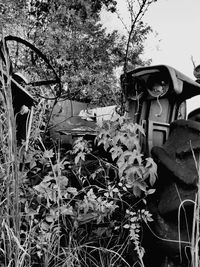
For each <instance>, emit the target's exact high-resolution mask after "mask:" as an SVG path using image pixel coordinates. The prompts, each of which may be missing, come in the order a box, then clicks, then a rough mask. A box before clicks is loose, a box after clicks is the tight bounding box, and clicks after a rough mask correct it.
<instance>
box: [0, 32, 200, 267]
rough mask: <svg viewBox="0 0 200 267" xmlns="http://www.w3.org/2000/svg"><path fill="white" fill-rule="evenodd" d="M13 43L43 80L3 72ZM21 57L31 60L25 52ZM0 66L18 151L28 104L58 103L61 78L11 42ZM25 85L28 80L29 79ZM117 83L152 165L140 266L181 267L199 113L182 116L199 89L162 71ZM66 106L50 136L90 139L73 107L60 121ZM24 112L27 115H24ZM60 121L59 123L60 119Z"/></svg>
mask: <svg viewBox="0 0 200 267" xmlns="http://www.w3.org/2000/svg"><path fill="white" fill-rule="evenodd" d="M13 42H14V43H15V42H16V43H17V44H21V45H22V46H24V47H26V49H24V50H23V51H24V53H25V52H26V51H27V49H29V50H31V51H33V52H34V53H36V54H37V59H38V58H40V61H39V65H38V66H39V67H41V66H43V69H44V72H45V73H44V75H42V73H41V71H36V70H35V72H34V75H29V80H27V79H26V78H25V77H24V76H23V75H22V74H21V73H20V71H18V69H17V68H16V66H15V64H12V65H11V66H9V68H8V66H6V58H7V57H9V58H10V59H11V62H12V56H11V55H10V53H11V52H12V49H13V46H11V47H10V48H9V43H13ZM13 54H14V55H15V54H16V53H13ZM28 55H32V53H29V52H28V53H27V56H28ZM0 60H1V64H2V73H1V78H2V80H3V79H5V80H6V79H8V77H11V89H12V90H11V91H12V99H13V109H14V113H15V115H17V121H16V125H17V139H18V143H19V144H20V142H21V141H22V140H25V139H26V140H27V139H28V138H29V136H28V132H27V125H29V126H28V128H29V127H30V124H31V117H32V115H31V114H32V112H33V108H32V107H33V106H34V102H35V101H36V100H37V99H38V98H39V97H43V98H45V99H50V100H53V101H54V100H55V101H57V99H58V98H59V97H60V93H61V87H60V79H59V77H58V76H57V74H56V72H55V70H54V69H53V67H52V66H51V65H50V63H49V61H48V60H47V58H46V57H45V56H44V55H43V54H42V53H41V52H40V51H39V50H38V49H37V48H35V47H34V46H33V45H31V44H30V43H28V42H27V41H25V40H23V39H21V38H18V37H13V36H8V37H6V38H5V39H4V40H3V41H2V42H1V45H0ZM32 61H33V63H34V66H35V61H34V58H30V62H32ZM44 63H45V64H46V67H45V68H44ZM19 67H20V64H19ZM25 67H26V71H27V73H31V72H32V71H33V69H30V71H29V70H28V67H29V66H28V65H27V66H25ZM31 74H33V73H31ZM47 74H49V78H47V76H48V75H47ZM31 78H34V79H35V80H30V79H31ZM39 78H40V79H39ZM121 83H122V89H123V92H124V95H125V97H126V102H127V106H128V116H129V117H130V118H132V120H133V122H135V123H137V124H140V125H142V126H143V128H144V131H145V136H141V137H140V144H141V148H142V151H143V154H144V155H145V156H152V157H153V159H154V160H155V161H156V163H157V165H158V180H157V182H156V193H155V194H153V195H152V197H151V198H149V201H148V205H149V209H150V211H151V213H152V214H153V217H154V222H153V223H152V224H151V228H148V229H146V232H145V236H144V246H145V247H146V248H147V252H148V253H146V255H145V266H146V267H165V266H169V267H178V266H183V267H185V266H188V260H189V261H190V259H189V258H190V253H189V251H190V249H189V247H190V245H191V237H192V229H193V218H194V207H195V201H196V193H197V191H198V183H199V173H198V167H199V166H198V163H199V151H200V123H199V122H200V110H199V109H197V110H194V111H192V112H191V113H190V114H187V110H186V100H187V99H189V98H192V97H194V96H196V95H199V94H200V84H199V83H198V82H195V81H193V80H192V79H190V78H188V77H186V76H185V75H183V74H182V73H180V72H179V71H177V70H175V69H174V68H172V67H169V66H166V65H158V66H150V67H142V68H138V69H135V70H133V71H130V72H128V73H126V74H124V75H122V76H121ZM23 84H26V87H28V88H29V89H30V88H31V86H33V87H34V90H32V91H31V92H32V93H35V96H32V94H30V92H28V91H26V90H25V89H24V87H23V86H22V85H23ZM52 84H53V85H56V86H54V87H53V88H54V90H52V93H51V94H50V95H51V96H49V92H48V96H47V94H45V90H41V91H40V90H37V89H36V88H37V87H41V86H45V87H46V86H49V85H52ZM67 101H68V102H67ZM67 101H66V102H62V104H63V105H65V106H62V107H61V108H60V107H59V106H54V113H53V112H52V114H53V115H55V117H56V119H55V121H54V120H53V122H55V124H56V125H57V126H58V127H55V126H56V125H53V128H54V129H56V133H57V135H54V134H55V132H54V133H53V134H52V137H53V138H54V137H55V138H57V137H59V138H60V136H61V135H63V136H65V137H66V136H67V138H66V140H67V142H68V141H69V140H70V141H69V142H71V139H69V138H68V136H69V135H71V136H72V137H73V136H74V135H75V136H80V135H87V136H90V135H93V136H94V135H95V130H94V128H95V123H94V122H85V121H84V120H83V119H81V118H80V117H79V116H78V114H79V113H80V110H81V109H84V108H85V106H84V105H83V106H82V105H79V104H77V110H76V112H77V113H76V114H75V115H76V116H75V117H74V116H73V115H74V114H71V113H70V114H68V116H69V117H71V119H70V120H67V119H68V118H67V114H66V113H64V114H63V113H62V112H61V111H60V110H61V109H62V108H64V109H66V110H67V108H68V109H69V103H70V105H71V101H70V102H69V100H67ZM27 110H28V111H29V112H28V113H27V112H24V111H27ZM55 112H58V113H59V114H56V113H55ZM61 115H62V118H61V117H60V116H61ZM63 116H66V118H64V120H63ZM72 117H74V119H73V118H72ZM65 122H66V124H65ZM63 123H64V124H63ZM67 123H68V124H67ZM61 124H62V125H61ZM73 125H74V127H72V126H73ZM61 126H62V127H61ZM69 126H70V127H71V128H69ZM76 126H77V127H76ZM154 255H156V256H154Z"/></svg>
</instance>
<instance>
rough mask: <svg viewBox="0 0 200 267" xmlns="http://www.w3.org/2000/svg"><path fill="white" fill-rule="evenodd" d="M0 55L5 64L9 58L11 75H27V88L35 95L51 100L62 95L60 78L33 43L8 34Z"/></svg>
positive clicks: (1, 45) (0, 46)
mask: <svg viewBox="0 0 200 267" xmlns="http://www.w3.org/2000/svg"><path fill="white" fill-rule="evenodd" d="M0 57H1V58H2V61H3V63H4V64H8V60H9V64H10V66H9V75H11V76H13V75H14V74H15V73H21V74H23V76H25V77H27V80H28V81H29V82H28V83H26V90H27V91H28V92H29V93H30V94H31V95H32V96H33V97H34V96H35V97H42V98H45V99H49V100H55V99H58V98H59V97H60V95H61V83H60V78H59V77H58V75H57V73H56V71H55V69H54V68H53V66H52V65H51V64H50V62H49V60H48V59H47V57H46V56H45V55H44V54H43V53H42V52H41V51H40V50H39V49H38V48H36V47H35V46H34V45H33V44H31V43H30V42H28V41H26V40H24V39H22V38H20V37H16V36H11V35H10V36H6V37H5V38H4V39H3V40H2V41H1V43H0ZM7 58H8V60H7Z"/></svg>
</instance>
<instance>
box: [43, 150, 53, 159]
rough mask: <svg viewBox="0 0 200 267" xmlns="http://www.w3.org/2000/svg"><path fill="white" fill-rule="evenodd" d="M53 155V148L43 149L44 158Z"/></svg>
mask: <svg viewBox="0 0 200 267" xmlns="http://www.w3.org/2000/svg"><path fill="white" fill-rule="evenodd" d="M53 156H54V153H53V149H50V150H45V151H44V154H43V157H44V158H47V159H49V158H53Z"/></svg>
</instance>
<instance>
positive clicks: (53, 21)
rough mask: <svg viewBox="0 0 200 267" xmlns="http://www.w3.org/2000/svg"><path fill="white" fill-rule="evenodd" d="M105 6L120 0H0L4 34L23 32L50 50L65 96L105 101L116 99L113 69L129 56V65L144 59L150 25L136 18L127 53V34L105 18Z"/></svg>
mask: <svg viewBox="0 0 200 267" xmlns="http://www.w3.org/2000/svg"><path fill="white" fill-rule="evenodd" d="M142 1H143V2H145V1H146V0H142ZM128 2H129V1H128ZM138 2H139V1H138ZM144 4H145V3H144ZM103 7H104V8H106V9H107V10H108V11H109V12H116V1H114V0H84V1H83V0H19V1H15V0H8V1H6V3H4V1H3V0H0V12H1V14H2V16H1V21H0V22H1V24H2V25H3V31H4V35H5V34H13V35H18V36H21V37H23V38H25V39H27V40H29V41H30V42H31V43H33V44H34V45H35V46H36V47H37V48H39V49H40V50H41V51H42V52H43V53H44V54H46V55H47V57H48V58H49V59H50V61H51V63H52V64H53V66H54V67H55V69H56V71H57V73H58V74H59V76H60V78H61V80H62V84H63V94H62V95H63V97H66V98H69V99H72V100H79V101H85V102H88V103H91V104H95V105H102V106H105V105H109V104H114V103H116V102H117V101H118V95H119V91H120V89H119V83H118V81H117V77H116V76H115V74H114V70H115V69H116V68H117V67H120V66H123V64H124V61H125V57H126V58H127V59H128V62H129V65H130V66H129V67H134V66H137V65H143V64H144V63H145V62H143V61H142V59H141V57H140V56H141V55H142V53H143V50H144V46H143V41H144V39H145V38H146V36H147V35H148V33H149V31H150V30H151V29H150V27H149V26H147V25H145V24H144V23H143V22H142V21H140V22H139V23H135V26H134V33H133V34H132V33H131V36H130V38H129V39H130V40H129V53H128V54H126V44H127V38H126V37H125V36H122V35H121V34H119V32H118V31H113V32H112V33H107V32H106V30H105V29H104V28H103V26H102V24H101V21H100V12H101V10H102V8H103ZM130 63H131V64H130Z"/></svg>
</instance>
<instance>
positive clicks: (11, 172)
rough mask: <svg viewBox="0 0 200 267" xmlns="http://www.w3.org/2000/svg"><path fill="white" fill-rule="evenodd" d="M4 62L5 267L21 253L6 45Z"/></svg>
mask: <svg viewBox="0 0 200 267" xmlns="http://www.w3.org/2000/svg"><path fill="white" fill-rule="evenodd" d="M2 49H3V51H4V55H5V62H3V61H2V60H1V59H0V72H1V117H0V128H1V130H0V132H1V136H0V138H1V149H2V151H1V171H2V172H3V173H2V174H3V176H2V177H1V178H2V180H1V188H2V189H1V203H3V208H2V209H1V218H0V224H1V228H2V231H1V232H2V238H3V242H4V246H3V251H2V253H4V254H5V257H4V258H5V266H12V265H13V264H15V266H17V263H18V260H19V257H20V254H21V247H20V206H19V169H18V156H17V140H16V125H15V117H14V110H13V105H12V92H11V77H10V62H9V58H8V55H7V50H6V47H5V43H4V42H3V47H2Z"/></svg>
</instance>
